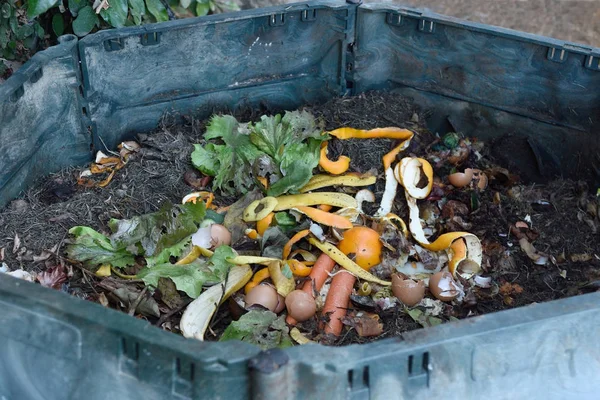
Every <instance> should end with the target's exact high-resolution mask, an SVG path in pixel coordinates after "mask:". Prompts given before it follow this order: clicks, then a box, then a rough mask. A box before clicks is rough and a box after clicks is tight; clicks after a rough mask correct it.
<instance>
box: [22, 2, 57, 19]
mask: <svg viewBox="0 0 600 400" xmlns="http://www.w3.org/2000/svg"><path fill="white" fill-rule="evenodd" d="M56 4H58V0H29V2H28V3H27V16H28V17H29V18H33V17H37V16H38V15H40V14H43V13H45V12H46V11H48V10H49V9H51V8H52V7H54V6H55V5H56Z"/></svg>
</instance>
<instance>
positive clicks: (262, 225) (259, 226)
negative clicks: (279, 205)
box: [256, 213, 275, 236]
mask: <svg viewBox="0 0 600 400" xmlns="http://www.w3.org/2000/svg"><path fill="white" fill-rule="evenodd" d="M274 216H275V213H269V215H267V216H266V217H264V218H263V219H261V220H260V221H258V222H257V223H256V232H258V234H259V235H260V236H262V235H264V234H265V231H266V230H267V229H268V228H269V226H271V222H273V217H274Z"/></svg>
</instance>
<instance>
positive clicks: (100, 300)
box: [98, 292, 108, 307]
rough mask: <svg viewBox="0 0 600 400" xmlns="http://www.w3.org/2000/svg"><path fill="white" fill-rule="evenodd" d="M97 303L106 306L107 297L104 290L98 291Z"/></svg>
mask: <svg viewBox="0 0 600 400" xmlns="http://www.w3.org/2000/svg"><path fill="white" fill-rule="evenodd" d="M98 303H100V304H102V305H103V306H104V307H108V299H107V298H106V295H105V294H104V292H100V294H99V295H98Z"/></svg>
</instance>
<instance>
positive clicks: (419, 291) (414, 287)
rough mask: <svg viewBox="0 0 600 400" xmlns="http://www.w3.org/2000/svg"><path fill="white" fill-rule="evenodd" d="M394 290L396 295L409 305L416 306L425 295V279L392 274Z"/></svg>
mask: <svg viewBox="0 0 600 400" xmlns="http://www.w3.org/2000/svg"><path fill="white" fill-rule="evenodd" d="M392 292H393V293H394V296H396V298H397V299H398V300H400V301H401V302H402V303H404V304H405V305H407V306H408V307H413V306H416V305H417V304H419V303H420V302H421V300H422V299H423V297H425V284H424V283H423V281H413V280H412V279H404V278H402V277H401V276H400V275H398V274H394V275H392Z"/></svg>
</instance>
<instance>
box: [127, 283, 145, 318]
mask: <svg viewBox="0 0 600 400" xmlns="http://www.w3.org/2000/svg"><path fill="white" fill-rule="evenodd" d="M147 291H148V287H147V286H144V288H143V289H142V291H141V292H140V294H139V296H138V297H137V299H135V301H134V302H133V304H132V305H131V306H130V307H129V312H128V313H127V314H129V315H131V316H133V314H135V310H136V309H137V308H138V306H139V305H140V303H141V302H142V299H143V298H144V295H145V294H146V292H147Z"/></svg>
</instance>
